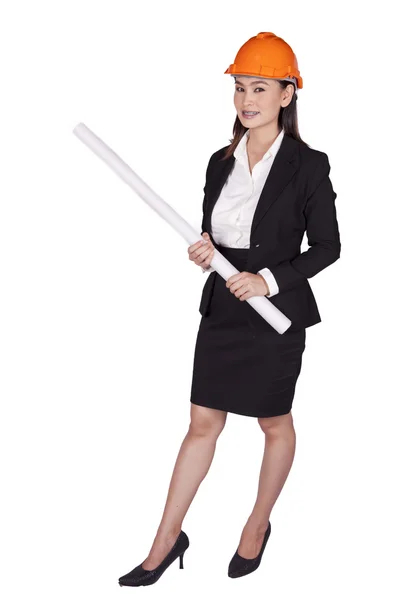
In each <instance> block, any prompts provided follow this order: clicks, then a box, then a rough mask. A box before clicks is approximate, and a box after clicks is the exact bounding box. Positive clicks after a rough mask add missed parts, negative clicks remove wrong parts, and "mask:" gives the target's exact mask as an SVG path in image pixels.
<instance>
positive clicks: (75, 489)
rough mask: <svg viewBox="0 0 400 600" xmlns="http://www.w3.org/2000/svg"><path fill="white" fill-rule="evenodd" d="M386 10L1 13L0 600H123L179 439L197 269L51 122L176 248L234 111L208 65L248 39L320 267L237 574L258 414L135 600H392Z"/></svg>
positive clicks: (244, 7) (196, 217)
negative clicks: (267, 533) (78, 128)
mask: <svg viewBox="0 0 400 600" xmlns="http://www.w3.org/2000/svg"><path fill="white" fill-rule="evenodd" d="M390 6H393V4H392V3H389V2H380V3H379V4H377V5H372V4H369V3H362V2H346V3H344V2H343V3H339V4H338V3H335V4H331V6H329V5H327V4H323V3H320V2H302V3H297V2H288V1H286V2H284V3H276V2H275V3H266V2H260V1H257V0H254V1H253V2H251V3H244V4H243V2H234V1H232V0H231V1H229V2H209V3H202V4H200V3H199V4H197V5H193V4H190V3H184V2H164V3H162V2H151V3H150V2H149V3H142V2H140V3H139V2H128V1H118V0H113V1H112V2H111V1H108V2H104V1H103V2H99V1H98V0H97V1H96V2H94V1H93V2H89V1H85V0H80V1H79V2H77V1H74V0H70V1H69V2H43V1H42V2H40V1H37V2H18V1H14V2H12V3H11V2H8V3H7V2H6V3H4V4H3V5H2V10H1V15H0V17H1V18H0V44H1V56H2V59H1V107H2V108H1V166H2V169H1V171H2V174H1V195H0V198H1V222H0V228H1V229H0V233H1V235H0V249H1V258H0V261H1V262H0V268H1V279H0V285H1V298H0V302H1V307H0V309H1V335H0V343H1V431H0V440H1V455H2V477H1V483H2V488H3V491H2V494H1V504H2V506H1V540H2V541H1V548H2V556H1V571H2V577H1V583H0V587H1V589H2V596H3V597H4V598H7V599H8V600H11V599H13V598H25V597H32V595H33V594H34V595H37V596H38V597H39V596H40V598H41V599H42V600H45V599H47V598H57V599H59V600H61V599H63V598H68V600H70V599H71V598H74V599H75V598H96V599H97V600H100V599H102V598H107V600H110V599H111V598H121V597H122V596H124V597H128V596H130V595H133V594H138V593H140V591H136V592H135V591H134V590H133V589H132V590H131V589H129V588H121V587H120V586H119V585H118V577H119V576H121V575H122V574H124V573H126V572H128V571H130V570H131V569H133V567H134V566H136V565H137V564H139V563H140V562H142V561H143V560H144V559H145V557H146V556H147V554H148V552H149V550H150V547H151V544H152V541H153V539H154V536H155V533H156V529H157V527H158V524H159V520H160V518H161V514H162V511H163V508H164V503H165V499H166V494H167V489H168V485H169V481H170V476H171V474H172V469H173V466H174V463H175V459H176V455H177V453H178V450H179V447H180V444H181V442H182V440H183V437H184V435H185V434H186V432H187V428H188V425H189V412H190V402H189V396H190V385H191V376H192V364H193V352H194V344H195V339H196V334H197V328H198V325H199V321H200V318H201V317H200V313H199V312H198V306H199V303H200V296H201V291H202V287H203V285H204V283H205V281H206V277H207V275H205V274H203V273H202V271H201V269H200V267H197V266H196V265H194V264H193V263H192V262H190V261H189V260H188V254H187V244H186V242H185V241H184V240H183V238H181V237H180V236H179V235H178V234H177V233H176V232H175V231H174V230H173V229H172V228H171V227H170V226H169V225H168V224H167V223H166V222H165V221H163V220H162V219H160V218H159V217H158V216H157V215H156V213H154V212H153V211H152V210H151V209H150V208H149V207H148V206H147V205H146V204H145V203H144V202H143V201H142V200H141V199H140V198H139V197H138V196H136V195H135V194H134V193H133V192H132V190H130V188H129V187H128V186H126V185H124V184H123V182H122V181H121V180H120V179H119V178H118V177H117V176H116V175H115V174H114V173H113V172H112V171H111V170H110V169H109V168H108V167H107V166H106V165H105V164H104V163H102V161H100V159H98V158H97V157H96V156H95V155H94V154H93V153H92V152H91V151H90V150H89V149H88V148H87V147H86V146H85V145H84V144H82V143H81V142H80V141H79V140H78V139H77V138H76V137H75V136H74V135H73V134H72V130H73V128H74V127H75V125H76V124H77V123H79V122H84V123H85V124H86V125H87V126H88V127H90V128H91V129H92V130H93V131H94V132H95V133H96V134H97V135H99V136H100V137H101V138H102V139H103V140H104V141H105V142H106V143H107V144H108V145H110V147H111V148H113V150H115V151H116V152H117V153H118V154H119V155H120V156H121V158H123V159H124V160H125V161H126V162H127V163H128V164H129V165H130V166H131V167H132V168H133V169H134V170H135V171H136V172H137V173H138V174H139V175H140V176H141V177H142V178H143V179H144V181H146V182H147V183H148V184H149V185H150V186H151V187H152V188H153V189H154V191H156V192H157V193H158V194H159V195H160V196H161V197H162V198H163V199H164V200H166V201H167V202H169V203H170V204H171V205H172V206H173V207H174V208H175V209H176V210H177V211H178V212H179V213H180V214H181V215H182V216H183V217H184V218H186V219H187V220H188V221H189V222H190V223H191V224H192V225H193V226H194V227H196V228H198V230H199V232H200V224H201V204H202V200H203V191H202V189H203V186H204V178H205V169H206V166H207V162H208V159H209V157H210V155H211V154H212V153H213V152H215V151H216V150H217V149H218V148H221V147H222V146H225V145H227V144H228V143H229V139H230V138H231V137H232V126H233V123H234V119H235V114H236V113H235V109H234V105H233V89H234V85H233V79H232V78H231V77H230V76H229V75H224V71H225V70H226V69H227V67H228V66H229V64H230V63H232V62H234V58H235V55H236V52H237V51H238V49H239V47H240V46H241V45H242V44H243V43H244V42H245V41H246V40H248V39H249V38H250V37H252V36H253V35H256V34H257V33H258V32H260V31H272V32H274V33H275V34H276V35H279V36H281V37H283V38H284V39H285V40H286V41H287V42H288V43H289V44H290V45H291V47H292V48H293V50H294V52H295V53H296V56H297V59H298V62H299V68H300V73H301V75H302V77H303V80H304V88H303V89H301V90H299V98H298V110H299V126H300V134H301V136H302V138H303V139H304V140H305V141H306V142H307V143H308V144H310V145H311V147H313V148H315V149H318V150H322V151H323V152H326V153H327V154H328V157H329V161H330V164H331V180H332V183H333V187H334V190H335V191H336V193H337V200H336V207H337V215H338V221H339V227H340V234H341V241H342V255H341V258H340V260H339V261H337V262H336V263H334V264H333V265H332V266H331V267H330V268H328V269H326V270H324V271H323V272H321V273H319V274H318V275H317V276H316V277H315V278H313V279H312V280H311V281H310V284H311V286H312V289H313V291H314V294H315V296H316V299H317V302H318V306H319V309H320V313H321V317H322V322H321V323H319V324H318V325H316V326H314V327H311V328H309V329H307V339H306V350H305V353H304V357H303V367H302V372H301V374H300V377H299V380H298V384H297V388H296V394H295V398H294V403H293V411H292V413H293V416H294V420H295V427H296V433H297V449H296V456H295V460H294V463H293V467H292V470H291V472H290V474H289V478H288V480H287V482H286V484H285V486H284V488H283V491H282V493H281V495H280V497H279V499H278V501H277V503H276V505H275V507H274V509H273V512H272V515H271V523H272V534H271V537H270V539H269V542H268V545H267V548H266V551H265V554H264V557H263V560H262V563H261V566H260V568H259V569H258V571H257V572H256V573H254V574H251V575H250V576H248V577H244V578H241V579H237V580H234V579H229V578H228V577H227V567H228V563H229V561H230V559H231V557H232V555H233V553H234V552H235V550H236V548H237V545H238V543H239V539H240V534H241V531H242V528H243V526H244V525H245V522H246V520H247V517H248V515H249V514H250V512H251V510H252V507H253V504H254V500H255V497H256V492H257V485H258V474H259V468H260V465H261V459H262V453H263V448H264V435H263V433H262V432H261V429H260V428H259V426H258V423H257V420H256V419H253V418H248V417H247V418H246V417H243V416H239V415H235V414H229V415H228V419H227V424H226V427H225V429H224V431H223V433H222V434H221V436H220V438H219V440H218V442H217V450H216V454H215V458H214V462H213V463H212V465H211V468H210V471H209V473H208V475H207V477H206V479H205V480H204V481H203V482H202V484H201V486H200V488H199V491H198V494H197V495H196V497H195V499H194V501H193V503H192V505H191V507H190V509H189V512H188V514H187V516H186V519H185V521H184V525H183V529H184V530H185V531H186V532H187V534H188V535H189V538H190V542H191V546H190V548H189V549H188V551H187V553H186V554H185V559H184V561H185V562H184V564H185V568H184V570H183V571H182V570H179V568H178V561H176V562H175V563H174V564H173V565H172V566H171V567H170V568H169V569H168V570H167V571H166V573H165V574H164V575H163V577H162V579H161V580H160V581H159V582H157V584H156V585H154V586H151V587H149V588H146V594H148V595H149V597H151V598H153V597H154V598H159V597H163V598H165V597H166V596H168V595H170V596H172V595H173V597H174V598H176V599H178V598H182V599H183V598H188V597H190V598H204V596H205V595H206V594H207V595H209V597H211V594H212V596H213V597H215V598H217V597H222V596H224V597H225V595H227V596H229V597H230V598H243V595H244V594H246V596H247V595H248V596H249V597H252V598H261V597H262V598H265V597H269V598H273V599H274V600H280V599H282V600H283V599H285V600H286V599H292V598H302V597H304V598H307V599H308V600H311V599H318V600H320V599H321V598H323V599H324V600H331V599H332V600H333V599H335V600H336V599H337V598H341V600H347V599H349V600H350V599H351V600H353V599H354V598H377V597H382V598H385V600H391V599H394V598H398V597H399V585H398V581H396V580H395V568H396V567H397V566H398V539H399V533H400V532H399V517H398V510H397V508H398V505H399V494H398V492H397V491H396V485H397V484H398V463H399V445H398V414H399V402H400V397H399V392H398V387H399V386H398V365H399V351H398V340H399V327H398V293H397V292H398V287H397V286H398V283H397V281H398V258H399V257H398V237H397V236H398V227H399V222H398V215H399V211H398V205H399V200H400V198H399V186H398V179H397V176H398V172H399V169H398V140H399V129H398V121H399V116H398V99H399V85H398V77H399V73H398V68H397V62H398V50H397V48H396V47H395V45H394V40H395V27H394V25H395V19H394V15H393V13H392V14H391V12H390ZM372 7H373V8H372ZM307 247H308V246H307V243H306V237H305V238H304V248H303V249H304V250H305V249H307ZM160 306H161V310H160V311H158V312H156V311H157V310H158V308H159V307H160ZM3 590H4V591H3ZM140 590H143V588H140Z"/></svg>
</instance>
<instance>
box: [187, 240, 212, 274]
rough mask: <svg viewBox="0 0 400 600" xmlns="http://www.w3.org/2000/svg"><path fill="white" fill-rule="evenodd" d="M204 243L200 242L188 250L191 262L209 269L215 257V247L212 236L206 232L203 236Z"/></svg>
mask: <svg viewBox="0 0 400 600" xmlns="http://www.w3.org/2000/svg"><path fill="white" fill-rule="evenodd" d="M201 236H202V238H203V241H202V240H199V241H198V242H196V243H195V244H192V245H191V246H189V248H188V253H189V260H192V261H193V262H194V263H195V264H196V265H198V266H199V267H202V268H203V269H208V267H209V266H210V263H211V261H212V259H213V256H214V245H213V243H212V241H211V239H210V236H209V235H208V233H207V232H206V231H205V232H204V233H202V234H201Z"/></svg>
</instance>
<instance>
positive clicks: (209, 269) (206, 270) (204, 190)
mask: <svg viewBox="0 0 400 600" xmlns="http://www.w3.org/2000/svg"><path fill="white" fill-rule="evenodd" d="M215 155H216V152H214V154H213V155H212V156H211V158H210V160H209V161H208V165H207V169H206V182H205V185H204V188H203V194H204V197H203V214H202V219H201V233H204V232H205V222H204V221H205V219H204V217H205V215H204V213H205V206H206V198H207V192H206V188H207V183H208V182H209V180H210V174H211V164H212V161H213V159H214V157H215ZM207 233H208V232H207ZM200 268H201V270H202V271H203V273H212V272H213V271H215V269H214V267H212V266H211V265H210V266H209V267H208V269H203V267H200Z"/></svg>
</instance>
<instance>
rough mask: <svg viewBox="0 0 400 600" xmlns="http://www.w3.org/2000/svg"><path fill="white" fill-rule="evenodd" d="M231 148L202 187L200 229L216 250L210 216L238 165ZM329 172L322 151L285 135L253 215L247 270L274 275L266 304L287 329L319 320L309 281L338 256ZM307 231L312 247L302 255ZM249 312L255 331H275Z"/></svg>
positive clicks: (216, 157)
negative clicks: (275, 291) (286, 321)
mask: <svg viewBox="0 0 400 600" xmlns="http://www.w3.org/2000/svg"><path fill="white" fill-rule="evenodd" d="M227 147H228V146H225V147H224V148H221V149H220V150H217V152H214V154H213V155H212V156H211V158H210V160H209V163H208V166H207V171H206V184H205V186H204V200H203V219H202V225H201V228H202V233H203V232H204V231H207V232H208V233H209V235H210V237H211V241H212V242H213V244H214V245H215V246H216V248H218V244H217V243H216V242H215V240H214V239H213V237H212V232H211V214H212V211H213V208H214V206H215V203H216V201H217V200H218V197H219V195H220V193H221V190H222V188H223V186H224V184H225V183H226V181H227V179H228V176H229V174H230V173H231V171H232V169H233V166H234V163H235V160H236V159H235V157H234V156H233V155H232V156H230V157H229V158H228V159H227V160H221V158H222V156H223V154H224V151H225V149H226V148H227ZM329 172H330V165H329V160H328V156H327V155H326V154H325V153H324V152H320V151H319V150H313V149H311V148H309V147H308V146H306V145H305V144H304V143H302V142H298V141H297V140H295V139H294V138H292V137H290V136H288V135H287V134H286V133H285V134H284V137H283V139H282V143H281V146H280V148H279V150H278V152H277V154H276V156H275V159H274V162H273V164H272V167H271V170H270V172H269V175H268V177H267V180H266V182H265V185H264V187H263V190H262V192H261V195H260V199H259V201H258V204H257V207H256V210H255V213H254V218H253V222H252V225H251V232H250V248H249V255H248V263H247V269H246V270H247V271H248V272H249V273H257V271H259V270H260V269H262V268H264V267H268V268H269V269H270V270H271V272H272V274H273V275H274V277H275V279H276V281H277V284H278V286H279V293H278V294H276V295H275V296H272V297H271V298H268V299H269V301H270V302H272V304H274V305H275V306H276V307H277V308H279V309H280V310H281V311H282V312H283V314H285V315H286V316H287V317H288V318H289V319H290V320H291V321H292V325H291V326H290V328H289V330H297V329H300V328H306V327H310V326H311V325H315V324H316V323H319V322H320V321H321V316H320V314H319V311H318V307H317V303H316V301H315V298H314V294H313V292H312V289H311V287H310V284H309V282H308V279H310V278H311V277H314V275H316V274H317V273H319V272H320V271H322V269H325V268H326V267H328V266H329V265H331V264H332V263H334V262H335V261H336V260H337V259H338V258H339V256H340V247H341V244H340V236H339V227H338V223H337V219H336V208H335V199H336V193H335V192H334V191H333V188H332V184H331V181H330V179H329ZM305 232H307V239H308V245H309V246H310V248H309V249H308V250H307V251H305V252H302V253H300V247H301V243H302V240H303V236H304V233H305ZM217 276H219V275H218V273H217V272H216V271H213V272H212V273H211V274H210V275H209V276H208V277H207V281H206V282H205V284H204V287H203V292H202V296H201V301H200V306H199V311H200V313H201V315H202V316H204V317H206V316H207V315H208V312H209V306H210V300H211V297H212V293H213V287H214V283H215V278H216V277H217ZM238 302H239V300H238ZM250 312H251V319H252V322H253V324H254V325H255V326H256V327H262V328H264V329H265V328H266V329H268V330H273V331H274V329H273V327H272V326H271V325H269V323H267V322H266V321H265V319H263V318H262V317H261V316H260V315H259V314H258V313H257V312H256V311H255V310H254V309H251V311H250Z"/></svg>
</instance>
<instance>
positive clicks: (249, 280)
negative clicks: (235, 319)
mask: <svg viewBox="0 0 400 600" xmlns="http://www.w3.org/2000/svg"><path fill="white" fill-rule="evenodd" d="M226 287H227V288H229V289H230V291H231V294H235V296H236V298H239V300H248V298H252V297H253V296H265V295H266V294H269V287H268V284H267V282H266V281H265V279H264V277H262V276H261V275H258V274H254V273H248V272H247V271H242V273H236V275H232V277H229V279H227V280H226Z"/></svg>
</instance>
